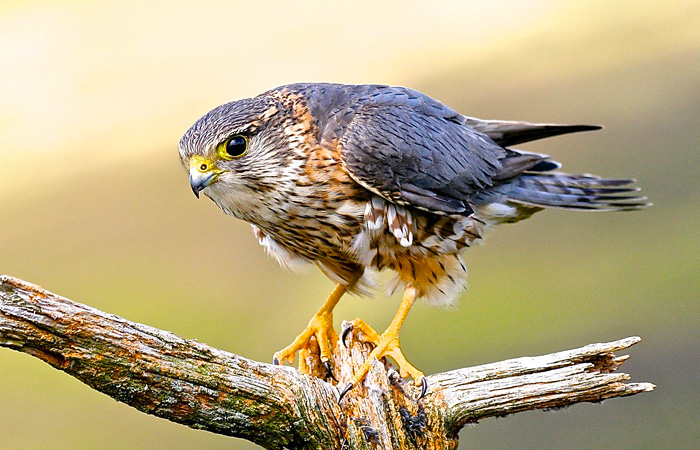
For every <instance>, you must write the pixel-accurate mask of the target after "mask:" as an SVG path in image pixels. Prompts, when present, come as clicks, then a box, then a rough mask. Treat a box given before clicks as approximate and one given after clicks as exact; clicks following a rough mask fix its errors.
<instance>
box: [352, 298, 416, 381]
mask: <svg viewBox="0 0 700 450" xmlns="http://www.w3.org/2000/svg"><path fill="white" fill-rule="evenodd" d="M416 297H417V291H416V290H415V289H414V288H411V287H409V288H407V289H406V291H405V292H404V296H403V300H402V301H401V306H399V310H398V312H397V313H396V315H395V316H394V318H393V320H392V321H391V323H390V324H389V326H388V327H387V329H386V331H384V333H382V334H381V335H379V334H377V332H376V331H374V330H373V329H372V328H371V327H370V326H369V325H367V324H366V323H365V322H364V321H363V320H361V319H356V320H354V321H353V323H352V324H353V329H356V330H358V331H360V332H361V333H362V334H361V337H360V339H361V340H363V341H364V342H371V343H373V344H374V345H376V347H375V348H374V350H372V353H370V354H369V356H368V357H367V361H365V363H364V364H362V366H360V368H359V369H357V372H356V373H355V374H354V375H353V377H352V379H351V380H350V383H349V384H348V387H347V388H346V392H347V389H349V388H351V387H352V386H355V385H357V383H359V382H360V381H362V379H363V378H364V377H365V375H367V372H368V371H369V367H370V364H371V363H372V361H374V360H375V359H379V358H383V357H385V356H390V357H391V358H392V359H393V360H394V361H396V363H397V364H398V365H399V372H400V374H401V376H402V377H408V376H410V377H411V378H413V380H414V381H415V383H416V384H417V385H420V384H424V381H423V378H424V375H423V372H421V371H420V370H418V369H416V368H415V367H413V366H412V365H411V364H410V363H409V362H408V361H407V360H406V358H405V357H404V355H403V353H402V352H401V347H400V346H399V331H400V329H401V324H402V323H403V321H404V320H406V316H407V315H408V311H409V310H410V309H411V306H413V302H414V301H415V300H416Z"/></svg>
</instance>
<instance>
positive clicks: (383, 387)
mask: <svg viewBox="0 0 700 450" xmlns="http://www.w3.org/2000/svg"><path fill="white" fill-rule="evenodd" d="M637 342H639V338H637V337H631V338H627V339H622V340H619V341H616V342H610V343H604V344H593V345H588V346H586V347H583V348H580V349H575V350H569V351H564V352H559V353H553V354H550V355H545V356H539V357H533V358H518V359H513V360H508V361H502V362H498V363H494V364H488V365H484V366H478V367H471V368H465V369H459V370H453V371H450V372H445V373H441V374H437V375H431V376H429V377H428V383H429V386H430V388H429V391H428V395H427V396H426V397H425V398H424V399H422V400H419V401H416V400H415V398H416V395H417V389H416V388H415V387H414V386H413V385H412V384H410V383H404V382H402V381H401V380H398V379H397V377H396V374H395V372H393V371H392V370H387V367H390V366H388V365H387V366H385V365H383V364H381V363H379V362H377V363H375V364H374V365H373V367H372V370H371V371H370V373H369V374H368V376H367V378H366V380H365V382H364V383H363V385H362V386H358V387H356V388H355V389H353V390H352V391H351V392H350V394H349V395H348V396H347V397H346V399H343V402H342V403H341V404H339V403H338V401H337V398H338V388H337V387H336V386H335V385H334V384H335V382H332V381H330V382H326V381H323V380H321V379H319V378H315V377H310V376H307V375H302V374H300V373H299V372H298V371H296V370H295V369H293V368H290V367H279V366H272V365H270V364H264V363H260V362H256V361H252V360H249V359H246V358H243V357H240V356H237V355H234V354H231V353H227V352H225V351H222V350H218V349H215V348H212V347H209V346H207V345H205V344H202V343H199V342H196V341H192V340H185V339H182V338H180V337H178V336H175V335H174V334H172V333H169V332H167V331H162V330H158V329H156V328H152V327H149V326H146V325H141V324H137V323H133V322H129V321H127V320H125V319H122V318H120V317H117V316H114V315H111V314H107V313H104V312H101V311H98V310H96V309H93V308H90V307H88V306H85V305H82V304H80V303H75V302H73V301H70V300H68V299H66V298H63V297H60V296H57V295H55V294H52V293H50V292H47V291H45V290H43V289H42V288H40V287H38V286H35V285H32V284H29V283H26V282H24V281H21V280H18V279H16V278H12V277H9V276H2V277H0V346H3V347H8V348H11V349H14V350H18V351H21V352H24V353H28V354H30V355H32V356H35V357H37V358H39V359H41V360H43V361H45V362H47V363H49V364H51V365H52V366H53V367H55V368H57V369H59V370H62V371H64V372H66V373H68V374H70V375H72V376H74V377H76V378H77V379H79V380H81V381H82V382H84V383H85V384H87V385H89V386H90V387H92V388H94V389H96V390H98V391H100V392H103V393H105V394H107V395H109V396H111V397H113V398H115V399H116V400H119V401H121V402H123V403H126V404H128V405H131V406H133V407H135V408H137V409H139V410H140V411H143V412H146V413H148V414H153V415H156V416H158V417H162V418H164V419H168V420H171V421H174V422H178V423H182V424H184V425H187V426H190V427H193V428H199V429H205V430H208V431H211V432H214V433H219V434H224V435H229V436H238V437H242V438H245V439H248V440H251V441H253V442H256V443H258V444H260V445H262V446H263V447H266V448H270V449H281V448H293V449H312V448H313V449H317V448H323V449H339V448H342V447H343V446H344V447H345V448H351V449H365V448H400V449H417V448H421V449H445V448H456V446H457V433H458V431H459V430H460V428H461V427H462V426H464V425H465V424H466V423H468V422H475V421H477V420H480V419H483V418H485V417H491V416H503V415H506V414H511V413H515V412H519V411H525V410H531V409H542V408H554V407H562V406H567V405H571V404H574V403H578V402H598V401H601V400H604V399H607V398H612V397H621V396H626V395H634V394H637V393H639V392H644V391H651V390H652V389H654V387H655V386H654V385H652V384H650V383H630V384H625V383H624V381H626V380H628V379H629V375H627V374H622V373H612V372H614V371H615V370H616V369H617V368H618V367H619V366H620V365H621V364H622V363H623V362H624V361H625V359H626V358H627V357H626V356H621V357H616V356H615V355H614V354H613V352H615V351H618V350H622V349H625V348H627V347H629V346H631V345H633V344H635V343H637ZM369 350H370V348H369V346H368V345H367V344H362V343H360V342H359V341H357V340H355V339H353V340H352V343H351V345H350V348H349V349H346V348H345V347H343V346H342V345H339V346H338V347H337V348H336V349H335V353H334V358H335V361H334V362H335V373H336V376H337V377H338V384H339V385H340V386H343V385H344V383H345V382H346V381H347V380H348V379H349V378H350V377H351V376H352V373H353V370H354V369H356V368H357V367H359V365H360V364H362V362H363V361H364V360H365V358H366V356H367V354H368V352H369ZM309 363H310V364H311V365H312V366H313V367H317V363H318V361H317V360H314V359H313V358H311V359H310V361H309Z"/></svg>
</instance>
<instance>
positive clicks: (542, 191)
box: [504, 173, 650, 211]
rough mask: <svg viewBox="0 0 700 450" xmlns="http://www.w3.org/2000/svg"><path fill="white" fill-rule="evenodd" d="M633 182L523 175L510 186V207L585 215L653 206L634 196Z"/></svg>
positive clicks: (589, 177)
mask: <svg viewBox="0 0 700 450" xmlns="http://www.w3.org/2000/svg"><path fill="white" fill-rule="evenodd" d="M633 183H635V180H633V179H605V178H600V177H597V176H595V175H588V174H586V175H571V174H566V173H524V174H522V175H521V176H519V177H517V178H515V179H514V180H512V181H510V182H509V183H507V184H508V185H510V186H509V189H507V191H506V192H504V193H505V194H506V197H507V200H508V202H509V203H511V202H513V203H517V204H522V205H524V206H534V207H539V208H564V209H578V210H586V211H634V210H639V209H642V208H645V207H647V206H649V205H650V203H647V202H646V201H645V200H646V197H641V196H638V195H634V194H633V193H634V192H637V191H639V188H638V187H633V186H630V185H631V184H633Z"/></svg>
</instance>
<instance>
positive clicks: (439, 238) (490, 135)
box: [179, 84, 644, 305]
mask: <svg viewBox="0 0 700 450" xmlns="http://www.w3.org/2000/svg"><path fill="white" fill-rule="evenodd" d="M595 128H597V127H589V126H566V125H546V124H529V123H522V122H500V121H482V120H479V119H475V118H470V117H465V116H462V115H460V114H459V113H457V112H456V111H454V110H452V109H450V108H448V107H447V106H445V105H443V104H441V103H440V102H438V101H436V100H433V99H431V98H429V97H427V96H425V95H423V94H421V93H419V92H416V91H413V90H410V89H406V88H396V87H387V86H375V85H359V86H348V85H337V84H295V85H288V86H282V87H279V88H276V89H273V90H270V91H268V92H266V93H263V94H261V95H259V96H257V97H254V98H251V99H245V100H239V101H235V102H231V103H228V104H225V105H222V106H219V107H217V108H215V109H213V110H212V111H210V112H209V113H207V114H206V115H205V116H203V117H202V118H201V119H199V120H198V121H197V122H196V123H195V124H194V125H193V126H192V127H191V128H190V129H189V130H188V131H187V132H186V134H185V135H184V136H183V138H182V140H181V141H180V146H179V150H180V156H181V158H182V161H183V163H184V164H185V166H187V165H188V164H189V161H190V158H191V157H192V156H194V155H198V156H201V157H206V158H209V159H215V154H216V147H217V145H218V144H219V143H220V142H222V141H223V140H225V139H226V138H228V137H230V136H232V135H237V134H240V135H244V136H246V137H247V139H248V140H249V150H248V152H247V154H246V155H245V156H243V157H241V158H237V159H233V160H231V161H223V160H221V161H217V165H218V167H219V168H220V169H221V170H222V173H221V174H219V175H218V176H217V179H216V181H215V182H213V183H211V184H210V185H208V186H207V187H206V188H205V189H204V190H203V193H204V194H205V195H207V196H208V197H210V198H211V199H212V200H213V201H214V202H215V203H216V204H217V205H218V206H219V207H220V208H221V209H222V210H223V211H225V212H226V213H227V214H229V215H232V216H235V217H237V218H239V219H242V220H245V221H247V222H249V223H251V224H252V225H253V227H254V231H255V234H256V236H257V238H258V239H259V241H260V243H261V244H262V245H263V246H265V247H266V249H267V250H268V251H269V252H270V254H272V255H273V256H274V257H276V258H277V259H278V260H279V261H280V263H282V264H283V265H287V266H296V265H297V264H298V263H305V262H310V263H315V264H316V265H317V266H318V267H320V268H321V270H323V272H324V273H325V274H326V275H327V276H328V277H329V278H331V279H332V280H334V281H336V282H339V283H341V284H345V285H348V286H349V287H350V289H351V290H355V291H360V292H366V291H367V289H366V288H368V287H369V286H371V278H370V275H371V273H372V272H373V271H375V270H383V269H391V270H394V271H396V273H397V276H396V279H395V281H394V282H393V284H394V285H395V286H402V285H403V286H411V287H414V288H415V289H417V291H418V295H419V296H421V297H423V298H425V299H427V300H428V301H429V302H430V303H432V304H438V305H444V304H449V303H450V302H452V301H453V300H454V298H455V297H456V296H457V295H458V294H459V292H460V291H461V290H462V289H463V286H464V285H465V279H466V273H467V270H466V266H465V264H464V262H463V261H462V259H461V256H460V253H461V251H462V250H463V249H464V248H466V247H468V246H470V245H472V244H473V243H474V242H475V241H477V240H479V239H480V238H481V237H482V236H483V233H484V231H485V229H486V228H488V227H490V226H493V225H497V224H499V223H505V222H515V221H518V220H522V219H524V218H527V217H529V216H530V215H531V214H533V213H534V212H536V211H539V210H541V209H542V208H545V207H562V208H571V209H591V210H625V209H638V208H640V207H642V206H644V204H643V203H642V202H641V201H640V200H641V199H640V198H636V197H625V196H619V195H618V194H620V193H624V192H628V191H631V190H634V189H632V188H629V187H627V185H628V184H629V183H630V182H631V180H605V179H600V178H598V177H593V176H590V175H569V174H562V173H557V172H552V170H554V169H557V168H558V167H559V164H558V163H556V162H554V161H551V160H550V159H549V157H548V156H546V155H540V154H536V153H529V152H523V151H518V150H514V149H511V148H509V146H511V145H516V144H518V143H522V142H527V141H530V140H534V139H539V138H543V137H549V136H554V135H558V134H564V133H569V132H575V131H584V130H589V129H595Z"/></svg>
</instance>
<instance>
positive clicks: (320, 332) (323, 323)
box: [272, 284, 348, 373]
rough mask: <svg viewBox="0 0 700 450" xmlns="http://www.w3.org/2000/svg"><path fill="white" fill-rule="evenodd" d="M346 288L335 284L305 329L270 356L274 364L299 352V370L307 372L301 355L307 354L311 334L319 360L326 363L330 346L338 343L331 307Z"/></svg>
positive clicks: (336, 302)
mask: <svg viewBox="0 0 700 450" xmlns="http://www.w3.org/2000/svg"><path fill="white" fill-rule="evenodd" d="M347 290H348V288H347V286H345V285H342V284H338V285H336V287H335V289H333V292H331V295H330V296H329V297H328V300H326V303H324V304H323V306H321V309H319V310H318V312H317V313H316V314H315V315H314V316H313V317H312V318H311V320H310V321H309V325H308V326H307V327H306V329H305V330H304V331H303V332H302V333H301V334H300V335H299V336H297V337H296V339H294V342H292V343H291V344H289V345H288V346H287V347H285V348H283V349H282V350H280V351H278V352H277V353H275V354H274V356H273V357H272V360H273V362H274V363H275V364H279V363H280V362H283V361H287V362H289V363H293V362H294V355H295V354H296V353H297V352H299V370H300V371H301V372H304V373H309V368H308V366H307V365H306V359H305V358H304V357H303V356H305V355H308V352H309V340H310V339H311V336H315V337H316V342H318V347H319V349H320V353H321V355H320V356H321V362H323V363H327V362H328V361H330V359H331V348H333V347H335V345H336V344H337V343H338V333H336V332H335V329H334V328H333V308H334V307H335V305H337V304H338V301H340V298H341V297H342V296H343V294H345V292H347Z"/></svg>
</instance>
